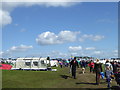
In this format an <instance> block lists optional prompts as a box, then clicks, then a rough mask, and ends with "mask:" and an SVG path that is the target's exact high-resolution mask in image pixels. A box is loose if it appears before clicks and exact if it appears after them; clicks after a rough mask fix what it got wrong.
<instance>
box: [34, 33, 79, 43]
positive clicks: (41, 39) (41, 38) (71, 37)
mask: <svg viewBox="0 0 120 90" xmlns="http://www.w3.org/2000/svg"><path fill="white" fill-rule="evenodd" d="M77 34H79V32H72V31H61V32H59V34H58V35H56V34H55V33H53V32H49V31H48V32H43V33H41V34H40V35H38V38H36V42H37V43H38V44H39V45H52V44H62V43H66V42H74V41H75V40H76V37H77Z"/></svg>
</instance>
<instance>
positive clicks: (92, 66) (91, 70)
mask: <svg viewBox="0 0 120 90" xmlns="http://www.w3.org/2000/svg"><path fill="white" fill-rule="evenodd" d="M88 66H89V67H90V73H91V72H93V69H94V62H93V61H92V60H91V61H90V63H89V64H88Z"/></svg>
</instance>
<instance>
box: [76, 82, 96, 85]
mask: <svg viewBox="0 0 120 90" xmlns="http://www.w3.org/2000/svg"><path fill="white" fill-rule="evenodd" d="M76 84H91V85H97V84H96V83H89V82H80V83H76Z"/></svg>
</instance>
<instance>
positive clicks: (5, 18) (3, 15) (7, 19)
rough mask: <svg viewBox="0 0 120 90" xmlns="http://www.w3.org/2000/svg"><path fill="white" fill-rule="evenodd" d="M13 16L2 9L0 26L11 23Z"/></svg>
mask: <svg viewBox="0 0 120 90" xmlns="http://www.w3.org/2000/svg"><path fill="white" fill-rule="evenodd" d="M11 22H12V18H11V16H10V13H9V12H7V11H2V10H0V27H3V26H5V25H7V24H11Z"/></svg>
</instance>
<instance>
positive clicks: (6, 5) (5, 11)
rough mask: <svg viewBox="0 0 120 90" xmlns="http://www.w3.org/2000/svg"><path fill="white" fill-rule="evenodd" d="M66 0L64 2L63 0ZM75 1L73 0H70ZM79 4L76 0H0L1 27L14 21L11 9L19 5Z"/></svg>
mask: <svg viewBox="0 0 120 90" xmlns="http://www.w3.org/2000/svg"><path fill="white" fill-rule="evenodd" d="M63 1H64V2H63ZM69 1H73V0H69ZM75 4H77V3H76V2H67V0H57V1H56V0H47V1H45V0H39V1H38V0H9V1H7V0H4V1H0V6H1V7H0V27H4V26H6V25H8V24H11V23H12V17H11V16H10V13H11V11H13V10H14V9H15V8H17V7H30V6H34V5H39V6H45V7H50V6H51V7H69V6H72V5H75Z"/></svg>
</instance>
